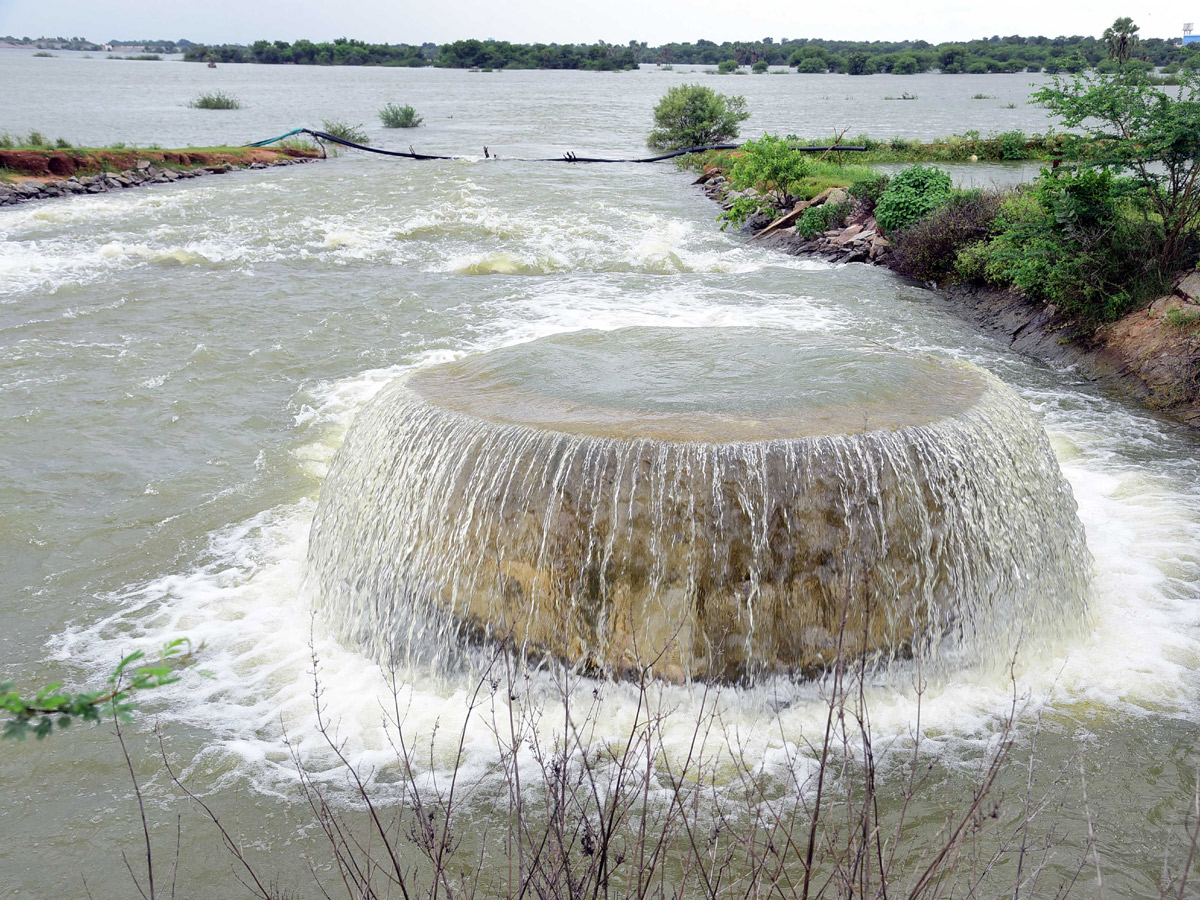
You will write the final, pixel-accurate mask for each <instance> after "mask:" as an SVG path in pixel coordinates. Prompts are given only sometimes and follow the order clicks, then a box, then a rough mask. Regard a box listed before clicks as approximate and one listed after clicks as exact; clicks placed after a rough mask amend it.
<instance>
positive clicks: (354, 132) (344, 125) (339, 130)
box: [321, 119, 370, 144]
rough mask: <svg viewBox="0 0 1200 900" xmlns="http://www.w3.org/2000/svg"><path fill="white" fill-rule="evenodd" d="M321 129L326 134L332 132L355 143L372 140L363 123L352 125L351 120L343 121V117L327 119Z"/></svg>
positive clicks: (344, 139)
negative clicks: (364, 129)
mask: <svg viewBox="0 0 1200 900" xmlns="http://www.w3.org/2000/svg"><path fill="white" fill-rule="evenodd" d="M321 129H322V130H323V131H324V132H325V133H326V134H331V135H333V136H334V137H335V138H341V139H342V140H343V141H350V142H352V143H355V144H365V143H367V141H369V140H370V137H369V136H368V135H367V133H366V132H365V131H363V126H362V123H361V122H360V123H359V124H358V125H351V124H350V123H349V122H343V121H342V120H341V119H326V120H325V121H323V122H322V123H321Z"/></svg>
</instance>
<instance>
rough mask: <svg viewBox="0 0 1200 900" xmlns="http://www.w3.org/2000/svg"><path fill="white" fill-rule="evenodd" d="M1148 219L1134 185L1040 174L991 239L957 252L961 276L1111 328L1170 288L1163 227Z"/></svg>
mask: <svg viewBox="0 0 1200 900" xmlns="http://www.w3.org/2000/svg"><path fill="white" fill-rule="evenodd" d="M1145 213H1146V210H1145V209H1144V206H1143V200H1142V198H1141V197H1140V196H1139V191H1138V186H1137V184H1136V182H1134V181H1132V180H1131V179H1128V178H1117V177H1115V176H1113V175H1112V173H1110V172H1106V171H1098V170H1094V171H1084V172H1080V173H1077V174H1072V173H1069V172H1061V171H1060V172H1058V173H1056V174H1052V173H1050V172H1043V175H1042V177H1041V178H1040V179H1039V180H1038V181H1037V183H1036V184H1035V185H1034V186H1033V187H1032V188H1030V189H1029V190H1027V191H1024V192H1020V193H1016V194H1013V195H1010V196H1009V197H1007V198H1006V199H1005V200H1004V201H1003V203H1001V205H1000V213H999V216H998V217H997V218H996V219H995V221H994V223H993V225H992V231H993V235H992V236H991V237H990V238H988V239H986V240H983V241H979V242H977V243H974V244H972V245H970V246H968V247H967V248H965V249H963V250H961V251H960V252H959V254H958V257H957V260H956V262H955V267H956V270H957V274H958V275H959V277H961V278H964V279H968V280H978V281H987V282H990V283H993V284H998V285H1015V286H1016V287H1019V288H1020V289H1021V290H1022V291H1023V292H1024V293H1025V295H1026V296H1027V297H1029V298H1030V299H1033V300H1036V301H1039V302H1044V303H1053V304H1054V305H1055V306H1056V307H1058V308H1059V309H1061V310H1063V311H1064V312H1066V313H1069V314H1072V315H1075V316H1078V317H1080V318H1081V319H1084V320H1085V321H1096V322H1099V321H1111V320H1113V319H1117V318H1119V317H1120V316H1122V315H1124V314H1125V313H1127V312H1130V311H1131V310H1133V309H1135V308H1137V307H1138V306H1139V305H1141V304H1143V303H1144V302H1146V301H1147V300H1149V299H1151V298H1153V297H1154V296H1157V295H1158V294H1160V293H1161V292H1162V291H1163V290H1164V288H1165V281H1166V274H1165V273H1164V272H1163V270H1161V269H1160V268H1159V267H1158V265H1157V260H1156V256H1155V249H1156V247H1157V246H1158V245H1159V244H1161V241H1162V238H1163V232H1162V226H1161V223H1160V222H1158V221H1157V220H1156V219H1155V218H1154V217H1152V216H1147V215H1146V214H1145ZM1168 274H1169V273H1168Z"/></svg>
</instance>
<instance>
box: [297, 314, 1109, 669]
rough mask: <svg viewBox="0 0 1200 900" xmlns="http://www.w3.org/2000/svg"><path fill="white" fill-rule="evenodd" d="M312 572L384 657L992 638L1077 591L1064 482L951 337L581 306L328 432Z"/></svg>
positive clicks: (939, 648)
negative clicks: (592, 316)
mask: <svg viewBox="0 0 1200 900" xmlns="http://www.w3.org/2000/svg"><path fill="white" fill-rule="evenodd" d="M308 565H309V568H308V589H309V590H310V592H311V593H312V595H313V597H314V603H315V605H316V607H317V609H318V610H319V611H320V612H321V613H322V614H323V615H324V616H325V618H326V619H327V620H328V621H329V622H331V623H332V624H333V625H334V626H335V627H336V628H337V629H338V630H339V631H340V633H341V636H342V637H343V639H344V640H346V641H347V642H350V643H352V644H356V645H359V646H361V647H362V648H364V649H365V650H366V651H367V652H369V653H371V654H372V655H373V656H375V657H376V658H377V659H379V660H381V661H384V662H393V663H394V662H401V663H410V664H421V665H423V664H429V663H431V662H441V663H445V662H447V661H449V660H453V659H456V658H459V657H460V655H461V654H463V653H464V652H466V651H465V649H464V648H466V647H468V646H470V645H472V644H473V643H474V644H476V645H477V644H478V641H479V639H480V638H483V639H485V641H484V642H485V643H486V642H487V639H503V640H506V641H511V642H512V643H513V644H514V645H515V646H516V647H518V648H520V649H522V650H523V651H524V652H526V653H528V654H533V655H536V656H546V657H553V658H557V659H560V660H563V661H566V662H567V663H570V664H572V665H577V666H580V667H582V668H584V669H587V670H595V671H604V672H613V673H618V674H619V673H626V672H637V671H642V670H643V669H645V668H646V667H650V668H651V670H652V672H653V673H654V674H656V675H658V676H660V677H664V678H669V679H684V678H715V679H723V680H740V679H744V678H747V677H753V676H755V675H758V674H762V673H768V672H780V671H786V672H790V673H800V674H806V673H811V672H813V671H816V670H819V669H820V668H821V667H823V666H825V665H828V663H829V662H830V661H831V660H832V659H834V658H835V657H836V655H837V653H838V650H839V647H840V648H841V650H842V651H843V652H845V653H848V654H853V655H855V656H862V655H867V656H870V657H874V658H880V659H890V658H894V657H897V656H908V655H911V654H913V653H918V652H919V653H921V654H922V656H923V658H932V657H934V656H938V657H940V658H962V657H964V656H966V657H968V658H970V657H972V656H977V655H978V654H980V653H982V652H986V651H989V650H991V651H995V650H997V649H998V648H999V651H1000V652H1006V653H1007V652H1010V650H1009V649H1008V648H1011V647H1013V646H1015V640H1014V639H1015V638H1016V637H1017V636H1019V635H1030V634H1036V633H1038V632H1039V631H1042V630H1044V629H1048V628H1050V627H1051V625H1052V624H1053V623H1062V622H1073V621H1078V620H1079V619H1080V618H1081V617H1082V614H1083V611H1084V607H1085V597H1086V590H1087V587H1086V586H1087V582H1088V569H1089V557H1088V553H1087V549H1086V545H1085V543H1084V536H1083V530H1082V527H1081V526H1080V523H1079V520H1078V518H1077V516H1076V510H1075V502H1074V499H1073V498H1072V496H1071V492H1070V488H1069V487H1068V485H1067V483H1066V481H1065V480H1064V478H1063V477H1062V474H1061V473H1060V471H1059V468H1058V464H1057V462H1056V461H1055V458H1054V455H1053V453H1052V452H1051V449H1050V446H1049V443H1048V441H1047V439H1046V437H1045V435H1044V433H1043V432H1042V429H1041V427H1040V426H1039V425H1038V424H1037V423H1036V422H1035V421H1034V419H1033V417H1032V416H1031V414H1030V412H1029V410H1028V409H1027V408H1026V406H1025V404H1024V403H1023V402H1022V401H1021V400H1020V398H1018V397H1017V396H1016V395H1015V394H1014V393H1013V392H1012V391H1011V390H1010V389H1009V388H1007V387H1006V386H1005V385H1004V384H1002V383H1001V382H1000V381H999V380H997V379H996V378H995V377H993V376H992V375H990V374H988V373H987V372H985V371H984V370H982V369H980V368H978V367H976V366H973V365H971V364H969V363H963V362H955V361H950V360H944V359H938V358H934V357H929V356H923V355H913V354H904V353H900V352H897V351H894V350H890V349H886V348H881V347H875V346H863V345H860V344H854V343H851V342H844V341H838V340H834V339H831V338H830V337H829V336H827V335H804V334H799V333H792V332H784V331H775V330H766V329H658V328H632V329H624V330H620V331H614V332H604V333H599V332H576V333H571V334H564V335H558V336H554V337H550V338H543V339H540V340H536V341H532V342H530V343H527V344H521V345H517V346H512V347H507V348H504V349H501V350H496V351H492V352H490V353H485V354H480V355H476V356H470V357H466V358H463V359H460V360H458V361H455V362H451V363H445V364H440V365H435V366H430V367H427V368H423V369H418V370H416V371H414V372H412V373H411V374H409V375H408V376H406V377H403V378H401V379H398V380H397V381H396V382H394V383H392V384H391V385H389V386H387V387H386V388H384V389H383V390H382V391H381V392H380V393H379V395H377V397H376V398H375V399H374V400H373V401H372V402H371V403H370V404H369V405H368V406H367V407H366V408H365V409H364V410H363V411H362V412H361V413H360V414H359V416H358V418H357V420H356V421H355V423H354V425H353V427H352V428H351V429H350V431H349V433H348V434H347V436H346V440H345V443H344V445H343V446H342V447H341V449H340V450H339V451H338V453H337V455H336V457H335V459H334V462H333V464H332V467H331V470H330V473H329V475H328V477H327V479H326V482H325V484H324V487H323V489H322V492H321V498H320V502H319V504H318V508H317V511H316V515H315V518H314V521H313V525H312V533H311V538H310V546H309V560H308Z"/></svg>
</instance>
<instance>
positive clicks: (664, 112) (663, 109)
mask: <svg viewBox="0 0 1200 900" xmlns="http://www.w3.org/2000/svg"><path fill="white" fill-rule="evenodd" d="M748 118H750V113H749V112H748V111H747V109H746V98H745V97H741V96H736V97H726V96H725V95H724V94H718V93H717V92H716V91H714V90H712V89H711V88H707V87H704V86H703V85H700V84H680V85H676V86H675V87H672V88H670V89H669V90H668V91H667V93H666V94H665V95H663V97H662V99H660V100H659V101H658V104H657V105H656V106H655V107H654V129H653V130H652V131H651V132H650V137H649V139H648V140H647V141H646V143H647V144H648V145H649V146H651V147H653V148H655V149H658V150H682V149H686V148H688V147H703V146H705V145H708V144H719V143H724V142H726V141H731V140H733V139H734V138H736V137H737V136H738V130H739V128H738V126H739V125H740V123H742V122H744V121H745V120H746V119H748Z"/></svg>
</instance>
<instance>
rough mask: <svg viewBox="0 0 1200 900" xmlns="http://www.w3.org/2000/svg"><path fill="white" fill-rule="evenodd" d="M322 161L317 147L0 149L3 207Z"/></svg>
mask: <svg viewBox="0 0 1200 900" xmlns="http://www.w3.org/2000/svg"><path fill="white" fill-rule="evenodd" d="M314 159H320V154H319V152H318V151H317V150H306V149H295V148H285V149H268V148H265V147H217V148H204V149H187V150H85V149H76V148H71V149H69V150H0V174H2V175H3V176H4V180H3V181H0V206H8V205H12V204H14V203H25V202H28V201H30V200H47V199H50V198H51V197H62V196H67V195H70V194H99V193H103V192H105V191H114V190H122V189H124V188H131V187H138V186H140V185H144V184H166V183H169V182H172V181H178V180H179V179H181V178H198V177H201V176H205V175H220V174H222V173H225V172H232V171H233V170H234V169H266V168H270V167H272V166H287V165H293V164H296V163H306V162H311V161H312V160H314Z"/></svg>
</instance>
